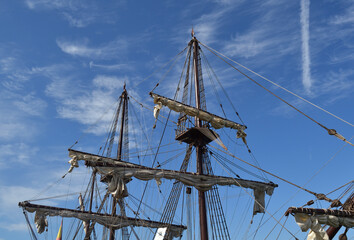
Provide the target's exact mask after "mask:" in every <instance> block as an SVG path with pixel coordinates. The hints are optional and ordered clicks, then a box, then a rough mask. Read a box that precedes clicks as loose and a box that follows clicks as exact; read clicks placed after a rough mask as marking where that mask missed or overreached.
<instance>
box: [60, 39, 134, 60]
mask: <svg viewBox="0 0 354 240" xmlns="http://www.w3.org/2000/svg"><path fill="white" fill-rule="evenodd" d="M57 44H58V46H59V48H60V49H61V50H62V51H63V52H65V53H67V54H70V55H73V56H79V57H87V58H92V59H114V58H119V57H121V56H122V52H124V51H125V50H127V48H128V42H127V41H126V40H124V39H117V40H115V41H111V42H109V43H105V44H102V45H101V46H98V47H91V46H89V44H88V40H87V39H85V40H82V41H67V40H57Z"/></svg>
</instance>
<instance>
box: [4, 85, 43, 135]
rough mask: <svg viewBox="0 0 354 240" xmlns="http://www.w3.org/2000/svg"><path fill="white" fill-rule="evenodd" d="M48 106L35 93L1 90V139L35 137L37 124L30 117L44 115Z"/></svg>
mask: <svg viewBox="0 0 354 240" xmlns="http://www.w3.org/2000/svg"><path fill="white" fill-rule="evenodd" d="M46 107H47V103H46V102H45V101H44V100H42V99H40V98H38V97H36V95H35V93H29V94H20V93H14V92H11V91H6V90H2V91H0V109H1V114H0V139H2V140H7V141H10V140H14V139H17V141H24V140H29V139H31V138H32V137H34V135H35V134H36V133H37V127H36V126H37V125H36V123H35V122H34V121H33V120H32V119H30V118H29V117H39V116H43V114H44V112H45V109H46Z"/></svg>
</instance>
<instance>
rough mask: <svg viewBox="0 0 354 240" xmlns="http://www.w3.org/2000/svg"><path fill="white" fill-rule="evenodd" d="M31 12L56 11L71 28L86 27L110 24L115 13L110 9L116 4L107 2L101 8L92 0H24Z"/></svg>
mask: <svg viewBox="0 0 354 240" xmlns="http://www.w3.org/2000/svg"><path fill="white" fill-rule="evenodd" d="M25 3H26V5H27V7H28V8H29V9H31V10H42V11H56V12H58V13H59V14H60V15H61V16H63V18H64V19H65V20H66V21H68V22H69V24H70V25H71V26H73V27H86V26H88V25H90V24H92V23H94V22H97V21H100V22H102V21H103V22H112V20H113V19H115V18H116V16H115V15H116V13H114V11H113V10H112V9H114V7H116V5H117V4H118V3H117V2H115V1H109V3H107V6H109V7H106V8H102V6H101V5H100V4H97V3H96V2H95V1H92V0H26V1H25Z"/></svg>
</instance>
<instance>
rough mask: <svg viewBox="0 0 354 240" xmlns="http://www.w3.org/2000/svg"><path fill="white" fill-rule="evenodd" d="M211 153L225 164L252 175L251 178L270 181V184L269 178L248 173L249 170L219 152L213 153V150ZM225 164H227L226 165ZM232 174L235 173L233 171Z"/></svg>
mask: <svg viewBox="0 0 354 240" xmlns="http://www.w3.org/2000/svg"><path fill="white" fill-rule="evenodd" d="M209 151H210V152H211V153H213V154H215V155H216V156H217V157H218V158H219V160H221V161H223V162H227V163H229V164H230V165H232V166H234V167H236V168H238V169H240V170H241V171H244V172H245V173H248V174H249V175H251V176H254V177H256V178H259V179H262V180H263V181H268V182H269V180H268V179H267V178H263V177H261V176H259V175H257V174H255V173H252V172H251V171H248V170H247V169H245V168H243V167H241V166H238V165H237V164H236V163H234V162H232V161H230V160H229V159H227V158H225V157H223V156H222V155H221V154H218V153H217V152H213V151H211V150H209ZM225 164H226V163H225ZM228 169H229V170H230V168H229V167H228ZM232 172H233V171H232ZM233 173H234V172H233ZM234 174H235V176H238V175H237V174H236V173H234ZM238 177H239V176H238Z"/></svg>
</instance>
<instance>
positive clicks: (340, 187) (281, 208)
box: [261, 144, 354, 227]
mask: <svg viewBox="0 0 354 240" xmlns="http://www.w3.org/2000/svg"><path fill="white" fill-rule="evenodd" d="M344 146H346V144H344ZM341 150H343V148H342V149H340V151H341ZM338 153H339V152H337V153H336V154H335V155H338ZM333 158H334V157H332V159H331V160H333ZM326 165H327V163H326ZM311 180H312V178H311V179H310V180H309V181H307V182H306V183H305V185H307V184H308V183H309V182H310V181H311ZM353 182H354V180H352V181H350V182H348V183H346V184H345V185H343V186H341V187H339V188H337V189H335V190H333V191H331V192H329V193H327V194H326V196H327V195H329V194H331V193H333V192H335V191H337V190H338V189H340V188H342V187H344V186H346V185H348V184H350V183H353ZM305 185H304V186H305ZM304 186H303V187H304ZM300 190H301V189H299V190H298V191H297V192H296V193H295V194H294V195H293V196H292V197H291V198H289V199H288V200H287V201H286V202H285V203H284V204H283V205H282V206H280V207H279V209H278V210H277V211H275V213H277V212H279V211H280V210H281V209H282V208H283V207H284V206H285V205H286V204H287V203H288V202H289V201H290V200H292V199H293V198H294V197H295V196H296V195H297V194H298V192H299V191H300ZM269 219H270V218H268V219H267V220H266V221H265V222H264V223H263V224H262V226H263V225H264V224H265V223H267V222H268V220H269ZM262 226H261V227H262Z"/></svg>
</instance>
